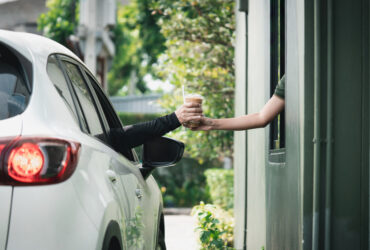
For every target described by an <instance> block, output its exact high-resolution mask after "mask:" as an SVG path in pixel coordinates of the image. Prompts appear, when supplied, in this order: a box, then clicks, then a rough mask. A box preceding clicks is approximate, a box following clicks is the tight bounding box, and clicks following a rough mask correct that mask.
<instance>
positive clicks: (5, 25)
mask: <svg viewBox="0 0 370 250" xmlns="http://www.w3.org/2000/svg"><path fill="white" fill-rule="evenodd" d="M45 3H46V0H18V1H12V2H5V3H3V4H0V28H1V29H8V30H16V31H26V32H31V33H40V32H39V31H38V30H37V18H38V16H39V15H40V14H41V13H43V12H46V11H47V9H46V6H45Z"/></svg>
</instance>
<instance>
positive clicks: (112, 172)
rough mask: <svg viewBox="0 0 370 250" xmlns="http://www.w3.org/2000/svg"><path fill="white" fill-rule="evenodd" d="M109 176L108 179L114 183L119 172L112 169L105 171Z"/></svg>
mask: <svg viewBox="0 0 370 250" xmlns="http://www.w3.org/2000/svg"><path fill="white" fill-rule="evenodd" d="M105 173H106V174H107V176H108V179H109V180H110V181H111V182H112V183H115V182H116V181H117V174H116V172H114V171H112V170H107V172H105Z"/></svg>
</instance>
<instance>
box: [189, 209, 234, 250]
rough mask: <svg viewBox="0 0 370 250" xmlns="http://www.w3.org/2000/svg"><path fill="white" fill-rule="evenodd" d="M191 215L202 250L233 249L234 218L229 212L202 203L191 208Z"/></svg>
mask: <svg viewBox="0 0 370 250" xmlns="http://www.w3.org/2000/svg"><path fill="white" fill-rule="evenodd" d="M192 215H193V216H195V218H196V220H197V228H196V229H195V230H196V232H197V233H198V235H199V242H200V245H201V249H202V250H203V249H233V248H232V246H233V241H234V236H233V230H234V217H233V214H232V211H231V210H230V211H226V210H223V209H222V208H220V207H219V206H216V205H211V204H207V205H205V204H204V203H203V202H202V203H200V205H198V206H195V207H194V208H193V210H192Z"/></svg>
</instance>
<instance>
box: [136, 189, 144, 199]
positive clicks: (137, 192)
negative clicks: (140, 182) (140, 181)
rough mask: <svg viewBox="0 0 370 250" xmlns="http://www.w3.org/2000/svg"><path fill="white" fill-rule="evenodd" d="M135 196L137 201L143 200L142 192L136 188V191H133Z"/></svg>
mask: <svg viewBox="0 0 370 250" xmlns="http://www.w3.org/2000/svg"><path fill="white" fill-rule="evenodd" d="M135 194H136V197H137V198H139V199H141V198H143V190H142V189H140V188H137V189H136V190H135Z"/></svg>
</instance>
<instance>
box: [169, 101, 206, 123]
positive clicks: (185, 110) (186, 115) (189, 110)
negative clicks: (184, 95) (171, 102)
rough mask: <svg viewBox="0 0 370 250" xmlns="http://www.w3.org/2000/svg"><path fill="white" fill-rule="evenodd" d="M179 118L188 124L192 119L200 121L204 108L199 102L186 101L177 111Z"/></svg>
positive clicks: (181, 121)
mask: <svg viewBox="0 0 370 250" xmlns="http://www.w3.org/2000/svg"><path fill="white" fill-rule="evenodd" d="M175 114H176V116H177V119H178V120H179V122H180V123H181V124H182V125H184V126H185V125H187V124H188V122H190V121H199V120H200V118H201V117H202V116H203V110H202V108H201V105H200V104H199V103H193V102H191V103H184V104H183V105H181V106H180V107H179V108H178V109H177V110H176V111H175Z"/></svg>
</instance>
